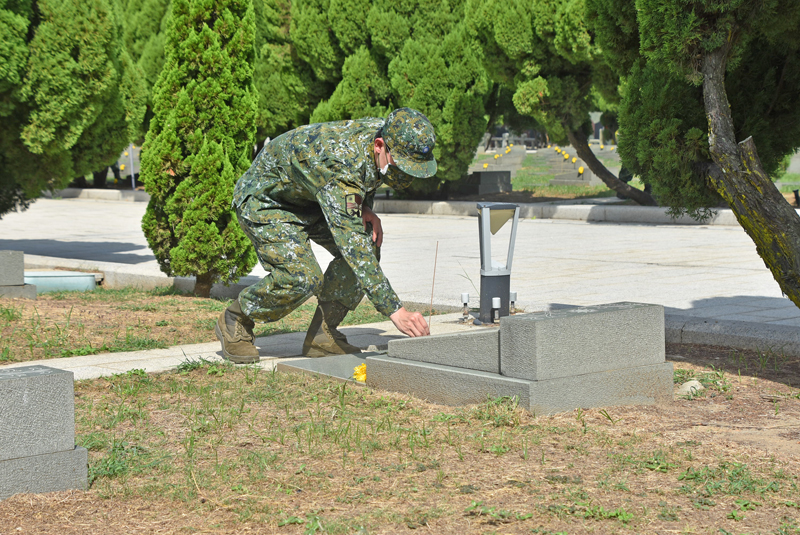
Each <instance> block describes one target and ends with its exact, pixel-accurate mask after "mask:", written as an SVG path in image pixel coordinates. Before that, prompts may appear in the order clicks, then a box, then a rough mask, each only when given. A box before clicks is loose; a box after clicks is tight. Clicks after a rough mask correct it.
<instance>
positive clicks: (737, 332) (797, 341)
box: [666, 314, 800, 357]
mask: <svg viewBox="0 0 800 535" xmlns="http://www.w3.org/2000/svg"><path fill="white" fill-rule="evenodd" d="M666 340H667V341H668V342H673V343H683V344H706V345H717V346H727V347H736V348H741V349H754V350H757V351H758V350H760V351H767V350H770V351H775V352H777V353H778V354H783V355H786V356H793V357H796V356H800V331H798V330H797V327H795V326H793V325H781V324H775V323H752V322H746V321H730V320H728V321H717V320H714V319H710V318H695V317H691V316H678V315H672V314H670V315H668V316H667V321H666Z"/></svg>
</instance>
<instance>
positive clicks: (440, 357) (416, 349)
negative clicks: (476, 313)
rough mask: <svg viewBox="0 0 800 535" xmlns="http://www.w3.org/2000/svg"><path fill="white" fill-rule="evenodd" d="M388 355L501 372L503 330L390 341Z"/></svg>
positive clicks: (485, 330) (485, 329) (490, 328)
mask: <svg viewBox="0 0 800 535" xmlns="http://www.w3.org/2000/svg"><path fill="white" fill-rule="evenodd" d="M389 356H390V357H395V358H400V359H405V360H413V361H417V362H428V363H430V364H441V365H443V366H456V367H458V368H467V369H469V370H479V371H484V372H490V373H500V329H498V328H496V327H486V328H482V329H480V330H475V331H470V332H465V333H451V334H439V335H434V336H421V337H417V338H402V339H399V340H390V341H389Z"/></svg>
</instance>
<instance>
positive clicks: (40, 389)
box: [0, 366, 88, 499]
mask: <svg viewBox="0 0 800 535" xmlns="http://www.w3.org/2000/svg"><path fill="white" fill-rule="evenodd" d="M87 477H88V452H87V451H86V449H85V448H81V447H76V446H75V402H74V389H73V374H72V372H67V371H63V370H56V369H54V368H50V367H47V366H25V367H20V368H4V369H0V499H5V498H8V497H9V496H12V495H14V494H17V493H20V492H52V491H58V490H67V489H85V488H86V487H87V481H88V480H87Z"/></svg>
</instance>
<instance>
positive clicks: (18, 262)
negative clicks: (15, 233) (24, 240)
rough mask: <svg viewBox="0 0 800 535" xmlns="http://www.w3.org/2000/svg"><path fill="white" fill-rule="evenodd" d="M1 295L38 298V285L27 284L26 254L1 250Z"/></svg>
mask: <svg viewBox="0 0 800 535" xmlns="http://www.w3.org/2000/svg"><path fill="white" fill-rule="evenodd" d="M0 297H24V298H27V299H36V286H35V285H33V284H25V254H24V253H23V252H22V251H0Z"/></svg>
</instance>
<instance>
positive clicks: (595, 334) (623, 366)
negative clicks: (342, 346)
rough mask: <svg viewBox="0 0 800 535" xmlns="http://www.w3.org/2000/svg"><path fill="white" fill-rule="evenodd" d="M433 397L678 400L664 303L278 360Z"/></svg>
mask: <svg viewBox="0 0 800 535" xmlns="http://www.w3.org/2000/svg"><path fill="white" fill-rule="evenodd" d="M364 361H366V364H367V381H366V384H367V386H370V387H372V388H377V389H382V390H389V391H393V392H402V393H405V394H410V395H413V396H416V397H419V398H422V399H426V400H428V401H431V402H434V403H441V404H444V405H466V404H474V403H481V402H484V401H486V399H487V397H491V398H497V397H502V396H512V397H515V398H516V399H517V401H518V403H519V406H521V407H523V408H525V409H527V410H529V411H531V412H532V413H534V414H551V413H555V412H562V411H570V410H573V409H576V408H593V407H609V406H615V405H652V404H656V403H665V402H668V401H670V400H672V390H673V384H672V383H673V376H672V364H671V363H668V362H666V360H665V355H664V308H663V307H662V306H660V305H651V304H643V303H629V302H623V303H610V304H604V305H596V306H591V307H572V308H566V309H563V310H554V311H548V312H540V313H532V314H518V315H514V316H506V317H503V318H501V319H500V328H499V329H485V330H477V331H473V332H468V333H456V334H440V335H433V336H424V337H418V338H404V339H398V340H391V341H389V344H388V353H387V354H384V353H362V354H360V355H338V356H333V357H325V358H321V359H298V360H292V361H288V362H285V363H283V362H282V363H279V364H278V366H277V369H278V370H281V371H300V372H305V373H314V374H317V375H325V376H330V377H334V378H337V379H339V380H342V381H347V380H351V379H350V378H351V377H352V374H353V368H355V367H356V366H358V365H360V364H361V363H363V362H364Z"/></svg>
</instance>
